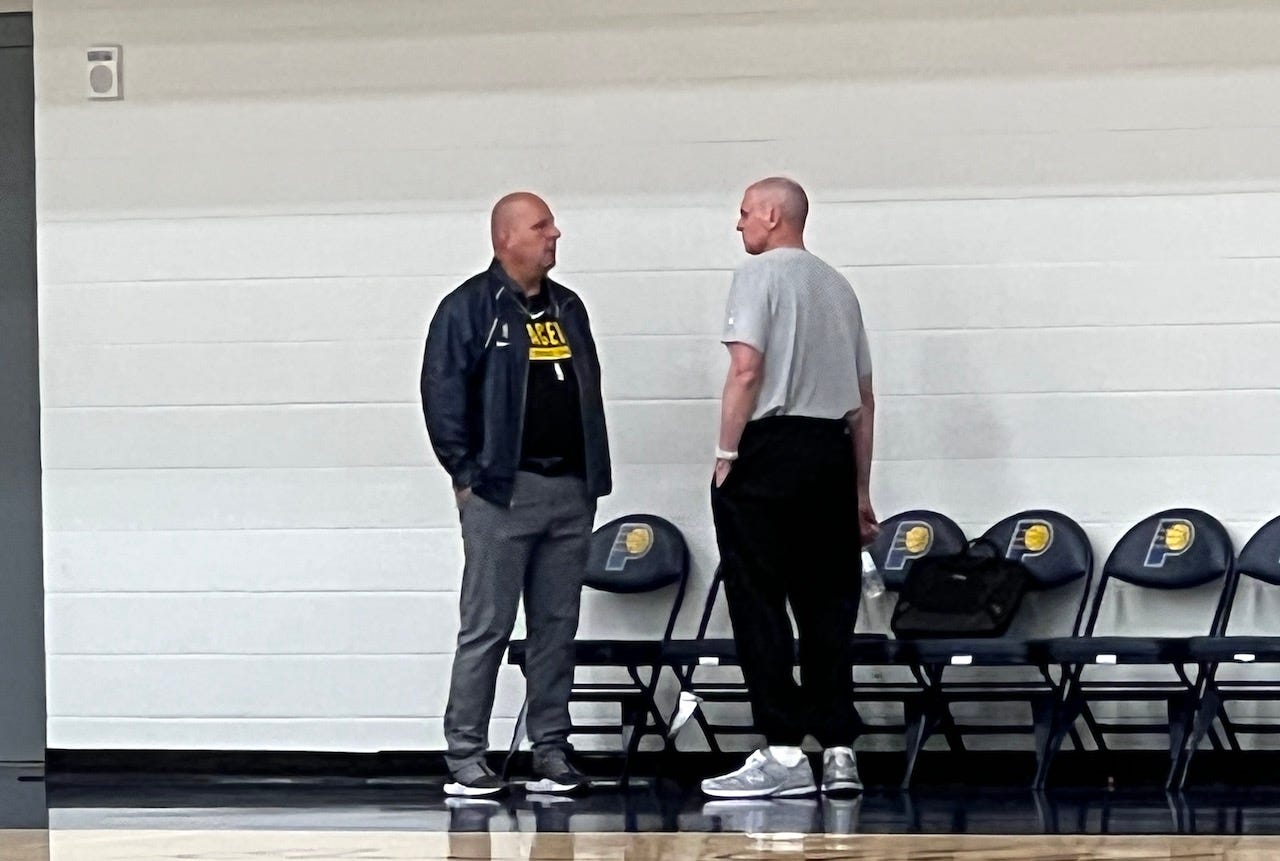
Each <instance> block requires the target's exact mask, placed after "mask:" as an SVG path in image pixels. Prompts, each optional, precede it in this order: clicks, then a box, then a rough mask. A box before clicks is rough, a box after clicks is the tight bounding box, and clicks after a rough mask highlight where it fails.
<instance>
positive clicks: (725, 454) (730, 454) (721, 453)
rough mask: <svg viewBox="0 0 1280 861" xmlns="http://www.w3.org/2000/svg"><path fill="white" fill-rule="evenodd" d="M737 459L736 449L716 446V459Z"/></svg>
mask: <svg viewBox="0 0 1280 861" xmlns="http://www.w3.org/2000/svg"><path fill="white" fill-rule="evenodd" d="M737 459H738V453H737V452H736V451H725V450H724V449H722V448H720V446H716V460H729V461H734V460H737Z"/></svg>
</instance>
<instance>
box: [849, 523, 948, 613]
mask: <svg viewBox="0 0 1280 861" xmlns="http://www.w3.org/2000/svg"><path fill="white" fill-rule="evenodd" d="M967 544H968V540H967V539H966V538H965V536H964V530H963V529H961V528H960V527H959V526H957V525H956V522H955V521H954V520H952V519H951V518H950V517H947V516H946V515H945V514H939V513H938V512H936V511H929V510H927V509H923V508H920V509H914V510H912V511H904V512H902V513H901V514H895V515H894V516H893V517H890V518H889V519H887V520H885V521H883V522H882V523H881V524H880V534H879V535H878V536H876V540H875V541H873V542H871V546H869V547H868V548H867V551H868V552H869V553H870V554H871V559H872V561H874V562H875V564H876V567H877V568H879V569H880V574H881V576H882V577H884V584H885V586H886V587H887V588H889V589H892V590H893V591H895V592H896V591H898V590H900V589H901V588H902V585H903V584H904V583H905V582H906V580H907V572H908V571H910V570H911V566H912V564H913V563H914V562H915V561H916V560H917V559H923V558H924V557H926V556H941V555H945V554H948V553H959V552H960V551H961V550H963V549H964V548H965V546H966V545H967ZM857 570H858V568H857V567H856V564H855V567H854V572H855V573H856V572H857Z"/></svg>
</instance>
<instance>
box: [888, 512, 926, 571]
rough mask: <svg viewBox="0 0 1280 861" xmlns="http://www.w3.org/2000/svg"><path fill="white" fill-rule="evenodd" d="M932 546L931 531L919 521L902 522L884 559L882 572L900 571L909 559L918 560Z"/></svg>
mask: <svg viewBox="0 0 1280 861" xmlns="http://www.w3.org/2000/svg"><path fill="white" fill-rule="evenodd" d="M932 546H933V530H932V529H931V528H930V527H929V524H927V523H925V522H923V521H920V520H904V521H902V522H901V523H899V524H898V528H897V530H896V531H895V532H894V533H893V541H892V543H890V545H889V554H888V555H887V556H885V559H884V570H886V571H901V570H902V569H903V568H905V567H907V562H908V561H909V560H911V559H919V558H920V557H921V556H923V555H925V554H926V553H928V552H929V548H930V547H932Z"/></svg>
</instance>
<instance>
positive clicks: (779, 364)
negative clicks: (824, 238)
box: [721, 248, 871, 420]
mask: <svg viewBox="0 0 1280 861" xmlns="http://www.w3.org/2000/svg"><path fill="white" fill-rule="evenodd" d="M721 340H722V341H723V342H724V343H726V344H730V343H733V342H741V343H743V344H748V345H750V346H752V347H755V348H756V349H757V350H759V351H760V352H761V353H763V354H764V382H763V384H762V386H761V389H760V398H759V400H758V401H757V402H756V410H755V413H754V414H753V415H752V416H751V418H752V419H753V420H754V419H761V418H765V417H766V416H775V415H783V416H809V417H811V418H822V419H839V418H844V417H845V416H846V415H848V414H849V413H851V412H853V411H854V410H856V409H858V408H859V407H860V406H861V405H862V396H861V394H859V392H858V380H859V378H862V377H870V376H871V352H870V350H869V349H868V348H867V333H866V330H865V329H864V328H863V326H862V307H861V306H860V305H859V304H858V297H857V296H856V295H855V294H854V292H853V287H852V285H850V284H849V281H848V279H846V278H845V277H844V276H843V275H841V274H840V273H839V272H837V271H836V270H835V269H834V268H832V267H831V266H829V265H828V264H826V263H824V262H823V261H821V260H819V259H818V258H817V257H815V256H814V255H812V254H810V253H809V252H808V251H805V250H803V249H800V248H775V249H773V250H772V251H766V252H764V253H763V254H757V255H755V256H753V257H749V258H748V259H747V260H746V262H744V263H743V264H742V265H741V266H739V267H738V270H737V271H736V272H734V273H733V285H732V286H731V287H730V288H729V305H728V308H727V309H726V311H725V323H724V336H723V337H722V338H721Z"/></svg>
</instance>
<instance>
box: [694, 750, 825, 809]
mask: <svg viewBox="0 0 1280 861" xmlns="http://www.w3.org/2000/svg"><path fill="white" fill-rule="evenodd" d="M702 791H703V792H704V793H705V794H707V795H710V796H712V797H714V798H770V797H777V796H788V795H811V794H812V793H815V792H817V791H818V786H817V784H815V783H814V782H813V769H812V768H811V767H810V766H809V760H808V758H807V757H802V758H801V760H800V761H799V762H798V763H796V764H795V765H792V766H786V765H783V764H782V763H780V762H778V760H776V759H774V757H773V754H772V753H770V752H769V750H768V749H767V748H766V749H765V750H757V751H756V752H755V753H753V754H751V756H749V757H747V761H746V762H745V763H744V764H743V766H742V767H741V768H739V769H738V770H737V771H731V772H729V773H728V774H722V775H720V776H719V777H708V778H707V779H706V780H704V781H702Z"/></svg>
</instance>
